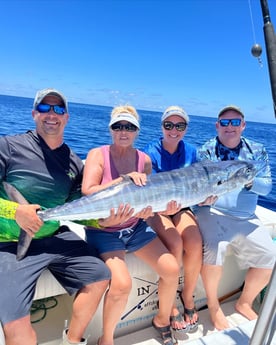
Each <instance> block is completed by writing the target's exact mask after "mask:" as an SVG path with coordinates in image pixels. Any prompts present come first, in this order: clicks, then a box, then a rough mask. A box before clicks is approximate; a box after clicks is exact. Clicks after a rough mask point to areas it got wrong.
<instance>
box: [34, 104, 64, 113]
mask: <svg viewBox="0 0 276 345" xmlns="http://www.w3.org/2000/svg"><path fill="white" fill-rule="evenodd" d="M51 109H53V111H54V112H55V113H56V114H57V115H64V114H65V113H66V110H65V107H63V106H62V105H50V104H44V103H40V104H38V105H37V106H36V110H37V111H38V112H40V113H42V114H44V113H49V111H50V110H51Z"/></svg>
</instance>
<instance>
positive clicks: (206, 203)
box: [198, 195, 218, 206]
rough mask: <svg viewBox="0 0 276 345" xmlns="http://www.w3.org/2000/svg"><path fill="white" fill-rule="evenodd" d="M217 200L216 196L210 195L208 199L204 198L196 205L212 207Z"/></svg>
mask: <svg viewBox="0 0 276 345" xmlns="http://www.w3.org/2000/svg"><path fill="white" fill-rule="evenodd" d="M217 200H218V197H217V196H216V195H210V196H208V198H206V199H205V200H204V201H203V202H201V203H200V204H198V206H211V205H214V203H215V202H216V201H217Z"/></svg>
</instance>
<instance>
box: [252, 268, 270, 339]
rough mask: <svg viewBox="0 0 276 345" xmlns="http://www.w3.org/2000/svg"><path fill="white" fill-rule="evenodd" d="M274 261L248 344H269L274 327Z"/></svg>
mask: <svg viewBox="0 0 276 345" xmlns="http://www.w3.org/2000/svg"><path fill="white" fill-rule="evenodd" d="M275 291H276V263H275V265H274V269H273V272H272V276H271V279H270V282H269V285H268V287H267V290H266V293H265V297H264V300H263V302H262V305H261V308H260V312H259V316H258V319H257V321H256V325H255V328H254V330H253V333H252V337H251V340H250V343H249V345H269V344H271V341H272V338H273V336H274V333H275V329H276V293H275Z"/></svg>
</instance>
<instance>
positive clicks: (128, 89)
mask: <svg viewBox="0 0 276 345" xmlns="http://www.w3.org/2000/svg"><path fill="white" fill-rule="evenodd" d="M268 4H269V9H270V15H271V19H272V23H273V24H274V25H275V26H276V1H275V0H268ZM250 9H251V11H250ZM252 24H253V25H252ZM0 32H1V35H0V47H1V48H0V49H1V50H0V51H1V53H0V76H1V77H0V94H6V95H14V96H24V97H31V98H33V97H34V94H35V92H36V91H37V90H38V89H41V88H44V87H55V88H58V89H60V90H61V91H63V92H64V94H65V95H66V96H67V97H68V100H69V101H71V102H77V103H88V104H99V105H108V106H115V105H118V104H124V103H129V104H132V105H134V106H135V107H136V108H138V109H146V110H157V111H163V110H164V109H165V108H166V107H167V106H169V105H173V104H177V105H180V106H183V107H184V108H185V109H186V111H187V112H188V113H189V114H193V115H201V116H216V115H217V113H218V111H219V109H220V108H221V107H223V106H224V105H227V104H230V103H231V104H237V105H238V106H240V107H241V108H242V109H243V110H244V112H245V114H246V118H247V120H250V121H261V122H271V123H275V118H274V112H273V106H272V96H271V89H270V83H269V76H268V68H267V61H266V54H265V44H264V36H263V19H262V13H261V5H260V1H259V0H0ZM254 43H259V44H260V45H261V46H262V48H263V53H262V63H263V67H261V66H260V64H259V63H258V60H257V59H256V58H254V57H253V56H252V55H251V47H252V46H253V44H254Z"/></svg>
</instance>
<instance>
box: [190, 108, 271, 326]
mask: <svg viewBox="0 0 276 345" xmlns="http://www.w3.org/2000/svg"><path fill="white" fill-rule="evenodd" d="M245 127H246V123H245V121H244V115H243V113H242V111H241V109H240V108H238V107H236V106H232V105H231V106H227V107H225V108H223V109H222V110H221V111H220V112H219V115H218V120H217V122H216V129H217V133H218V136H217V137H216V138H213V139H211V140H209V141H208V142H206V143H205V144H204V145H203V146H202V147H201V148H199V149H198V153H197V159H198V160H205V159H209V160H212V161H219V160H258V161H264V162H265V169H264V170H263V171H262V172H261V173H260V174H259V175H258V176H257V177H256V178H255V179H254V181H252V182H251V183H250V184H249V185H246V186H244V188H243V189H241V190H235V191H232V192H230V193H228V194H226V195H224V196H221V197H219V198H218V199H217V200H216V201H215V203H214V204H213V205H211V207H210V206H202V207H197V208H196V210H195V212H196V216H197V220H198V223H199V228H200V232H201V234H202V238H203V266H202V270H201V276H202V279H203V283H204V287H205V290H206V295H207V303H208V308H209V312H210V316H211V319H212V322H213V324H214V326H215V328H216V329H218V330H222V329H226V328H228V327H229V324H228V321H227V319H226V317H225V315H224V314H223V311H222V310H221V308H220V305H219V301H218V294H217V293H218V286H219V282H220V279H221V276H222V265H223V262H224V259H225V255H226V253H227V251H228V250H229V249H230V248H231V250H232V251H233V252H234V254H235V256H236V258H237V261H238V264H239V266H240V267H241V268H242V269H247V273H246V277H245V284H244V288H243V291H242V293H241V296H240V297H239V299H238V301H237V303H236V306H235V307H236V310H237V311H238V312H239V313H240V314H242V315H244V316H245V317H246V318H248V319H249V320H254V319H256V318H257V314H256V312H255V311H254V310H253V308H252V305H253V302H254V299H255V298H256V296H257V295H258V294H259V293H260V291H261V290H262V289H263V288H264V287H265V286H266V285H267V284H268V282H269V279H270V276H271V273H272V269H273V266H274V264H275V258H276V246H275V244H274V243H273V241H272V238H271V236H270V234H269V232H268V230H267V229H266V228H265V227H264V225H263V224H262V223H261V221H260V220H259V219H258V218H257V216H256V215H255V210H256V206H257V201H258V195H267V194H268V193H269V192H270V190H271V187H272V180H271V171H270V166H269V161H268V155H267V152H266V150H265V148H264V146H263V145H262V144H260V143H256V142H253V141H251V140H248V139H246V138H244V137H242V133H243V131H244V129H245Z"/></svg>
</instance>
